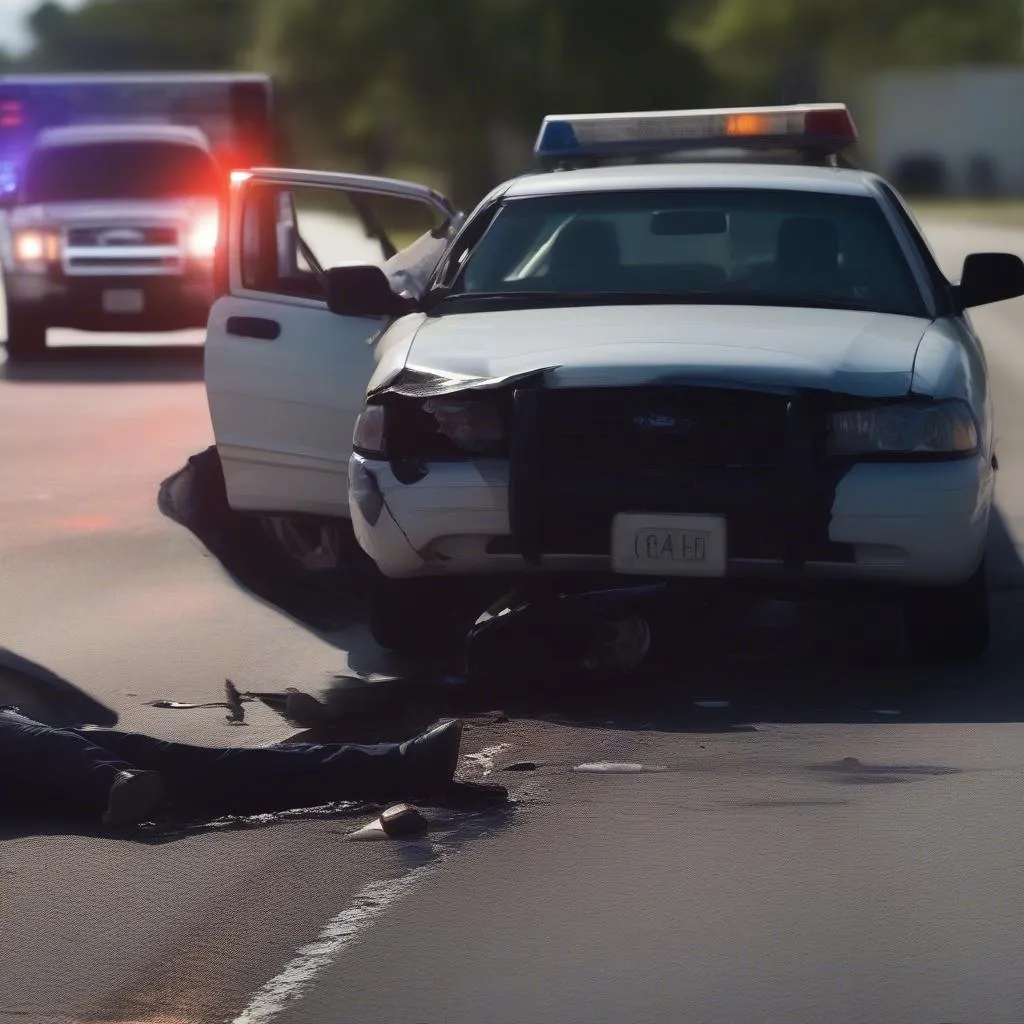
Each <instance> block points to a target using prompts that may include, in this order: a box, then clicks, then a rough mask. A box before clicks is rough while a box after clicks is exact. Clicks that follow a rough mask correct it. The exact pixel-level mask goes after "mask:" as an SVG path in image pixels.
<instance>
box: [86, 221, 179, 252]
mask: <svg viewBox="0 0 1024 1024" xmlns="http://www.w3.org/2000/svg"><path fill="white" fill-rule="evenodd" d="M126 244H127V245H177V244H178V230H177V228H173V227H168V226H167V225H163V224H159V225H157V224H153V225H147V226H135V225H132V226H130V227H115V226H113V225H109V226H105V227H88V228H69V229H68V245H81V246H90V247H95V246H98V247H100V248H107V247H109V246H111V245H118V246H121V245H126Z"/></svg>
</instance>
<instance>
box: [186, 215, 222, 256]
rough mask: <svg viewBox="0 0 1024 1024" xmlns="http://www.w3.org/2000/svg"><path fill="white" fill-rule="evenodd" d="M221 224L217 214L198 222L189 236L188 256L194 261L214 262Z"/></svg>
mask: <svg viewBox="0 0 1024 1024" xmlns="http://www.w3.org/2000/svg"><path fill="white" fill-rule="evenodd" d="M219 231H220V222H219V219H218V218H217V216H216V214H214V215H212V216H208V217H203V218H201V219H200V220H197V221H196V222H195V223H194V224H193V225H192V228H191V230H190V231H189V234H188V254H189V256H191V257H192V259H194V260H212V259H213V256H214V253H215V252H216V251H217V237H218V233H219Z"/></svg>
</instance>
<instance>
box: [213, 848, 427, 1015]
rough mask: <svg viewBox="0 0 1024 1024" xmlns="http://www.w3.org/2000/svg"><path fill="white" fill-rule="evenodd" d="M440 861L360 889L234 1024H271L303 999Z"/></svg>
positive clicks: (267, 985)
mask: <svg viewBox="0 0 1024 1024" xmlns="http://www.w3.org/2000/svg"><path fill="white" fill-rule="evenodd" d="M440 863H441V860H440V858H439V859H438V860H437V861H431V863H429V864H423V865H421V866H420V867H418V868H413V869H412V870H411V871H408V872H406V874H404V875H399V877H398V878H392V879H388V880H386V881H380V882H371V883H370V884H369V885H367V886H365V887H364V888H363V889H360V890H359V892H357V893H356V895H355V897H354V898H353V900H352V902H351V904H349V906H347V907H346V908H345V909H344V910H343V911H342V912H341V913H340V914H338V915H337V916H336V917H334V918H332V919H331V920H330V921H328V922H327V924H326V925H324V927H323V929H321V931H320V934H319V935H318V936H317V938H316V939H315V940H314V941H313V942H311V943H309V945H308V946H303V947H302V948H301V949H300V950H299V951H298V952H297V953H296V954H295V956H293V957H292V959H291V960H289V961H288V963H287V964H285V967H284V970H282V971H281V973H280V974H278V975H277V976H276V977H273V978H271V979H270V981H268V982H267V983H266V984H265V985H264V986H263V987H262V988H261V989H260V990H259V991H258V992H257V993H256V994H255V995H254V996H253V997H252V999H250V1000H249V1005H248V1006H246V1008H245V1009H244V1010H243V1011H242V1012H241V1014H240V1015H239V1016H237V1017H235V1018H234V1020H233V1022H232V1024H268V1022H269V1021H272V1020H273V1019H274V1018H275V1017H277V1016H278V1014H280V1013H281V1012H282V1011H284V1010H285V1009H287V1008H288V1006H290V1005H291V1004H292V1003H294V1002H295V1001H296V1000H298V999H299V998H301V996H302V994H303V993H304V992H305V990H306V989H307V988H308V987H309V986H310V984H311V983H312V982H313V980H314V979H315V978H316V976H317V975H318V974H319V973H320V972H321V971H322V970H323V969H324V968H325V967H327V966H329V965H330V963H331V962H332V961H333V960H334V958H335V957H336V956H337V955H338V954H339V953H340V952H341V951H342V950H343V949H344V948H345V947H346V946H347V945H349V943H351V942H352V940H353V939H355V938H356V937H357V936H358V935H359V934H360V932H362V931H363V930H365V929H366V928H368V927H369V926H370V925H372V924H373V923H374V921H376V919H377V918H378V917H380V915H381V914H383V913H384V911H385V910H387V909H388V907H390V906H392V905H393V904H395V903H397V902H398V901H399V900H401V899H402V898H403V897H405V896H407V895H408V894H409V893H410V892H411V891H412V890H413V889H414V888H415V887H416V885H418V884H419V882H420V881H421V880H422V879H423V878H425V877H426V876H427V875H428V874H430V873H431V872H432V871H434V870H435V869H436V868H437V867H439V865H440Z"/></svg>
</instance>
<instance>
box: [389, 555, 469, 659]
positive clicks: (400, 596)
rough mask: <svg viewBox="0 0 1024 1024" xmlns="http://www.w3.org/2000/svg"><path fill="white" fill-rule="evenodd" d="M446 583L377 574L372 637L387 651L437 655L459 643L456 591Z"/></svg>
mask: <svg viewBox="0 0 1024 1024" xmlns="http://www.w3.org/2000/svg"><path fill="white" fill-rule="evenodd" d="M447 583H448V581H447V580H433V579H420V580H392V579H388V578H387V577H386V576H383V575H381V574H379V573H378V574H377V575H376V577H375V579H374V585H373V590H372V592H371V594H370V633H371V635H372V636H373V639H374V640H376V641H377V643H378V644H380V646H381V647H383V648H385V650H389V651H394V652H395V653H396V654H405V655H411V656H414V657H415V656H424V655H437V654H442V653H444V652H445V651H446V650H450V649H451V648H453V647H454V646H455V644H456V643H457V641H458V629H457V625H456V623H457V619H458V616H457V612H456V608H455V604H454V601H453V598H454V589H453V588H452V587H451V586H448V585H446V584H447Z"/></svg>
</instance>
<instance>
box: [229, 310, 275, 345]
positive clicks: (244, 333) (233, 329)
mask: <svg viewBox="0 0 1024 1024" xmlns="http://www.w3.org/2000/svg"><path fill="white" fill-rule="evenodd" d="M227 329H228V334H234V335H237V336H238V337H239V338H257V339H259V340H260V341H277V339H278V338H279V337H280V336H281V325H280V324H279V323H278V322H277V321H276V320H267V319H266V318H265V317H262V316H229V317H228V324H227Z"/></svg>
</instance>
